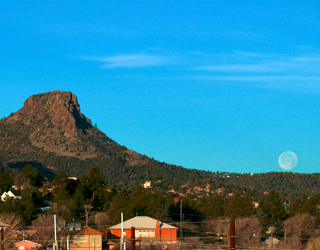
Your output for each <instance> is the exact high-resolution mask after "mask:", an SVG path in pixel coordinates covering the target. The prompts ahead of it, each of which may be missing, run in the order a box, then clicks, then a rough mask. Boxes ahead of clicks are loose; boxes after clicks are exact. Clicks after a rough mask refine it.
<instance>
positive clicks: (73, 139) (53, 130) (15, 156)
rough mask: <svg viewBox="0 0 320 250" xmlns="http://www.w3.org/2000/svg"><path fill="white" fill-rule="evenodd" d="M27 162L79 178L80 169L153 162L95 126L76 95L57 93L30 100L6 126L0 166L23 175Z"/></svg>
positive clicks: (1, 126) (1, 131)
mask: <svg viewBox="0 0 320 250" xmlns="http://www.w3.org/2000/svg"><path fill="white" fill-rule="evenodd" d="M26 162H37V163H39V165H42V166H44V168H48V169H52V170H53V171H57V170H59V169H61V168H62V169H66V170H68V171H69V172H72V173H74V174H77V173H78V170H77V169H76V167H78V166H79V165H83V166H86V167H87V166H91V167H92V164H98V165H108V166H109V167H110V166H116V167H131V166H136V165H144V164H146V163H148V162H150V159H148V158H147V157H145V156H142V155H140V154H138V153H136V152H134V151H131V150H128V149H127V148H126V147H124V146H121V145H119V144H117V143H116V142H115V141H113V140H111V139H110V138H109V137H108V136H106V135H105V134H104V133H103V132H101V131H100V130H99V129H98V128H95V127H94V126H92V123H91V121H90V120H89V119H88V118H86V117H85V116H84V115H83V114H82V113H81V112H80V106H79V104H78V101H77V97H76V96H75V95H74V94H72V93H71V92H61V91H53V92H48V93H43V94H38V95H33V96H31V97H29V98H28V99H27V100H26V101H25V102H24V105H23V107H22V108H21V109H20V110H18V111H17V112H16V113H14V114H11V115H10V116H9V117H7V118H4V119H1V120H0V166H1V164H2V165H3V166H4V167H8V168H13V169H14V168H16V169H17V168H19V167H20V166H24V164H26ZM18 163H21V164H20V165H19V164H18ZM17 164H18V165H19V166H18V165H17ZM66 165H68V167H66ZM10 166H12V167H10ZM53 166H54V167H53ZM70 166H72V167H71V168H73V169H69V168H70ZM83 166H82V170H79V172H81V171H83V169H84V168H85V167H83Z"/></svg>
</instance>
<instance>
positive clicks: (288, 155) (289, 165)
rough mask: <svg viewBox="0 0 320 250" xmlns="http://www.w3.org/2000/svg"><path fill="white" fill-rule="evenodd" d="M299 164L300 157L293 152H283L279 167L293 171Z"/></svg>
mask: <svg viewBox="0 0 320 250" xmlns="http://www.w3.org/2000/svg"><path fill="white" fill-rule="evenodd" d="M297 164H298V156H297V155H296V154H295V153H293V152H291V151H286V152H283V153H282V154H281V155H280V157H279V165H280V167H281V168H283V169H284V170H292V169H294V168H295V167H296V166H297Z"/></svg>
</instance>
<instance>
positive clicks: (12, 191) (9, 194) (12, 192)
mask: <svg viewBox="0 0 320 250" xmlns="http://www.w3.org/2000/svg"><path fill="white" fill-rule="evenodd" d="M21 194H22V192H21V190H15V189H14V188H10V190H9V191H8V192H4V193H3V194H2V195H1V200H2V201H5V200H6V199H7V197H13V198H14V199H21Z"/></svg>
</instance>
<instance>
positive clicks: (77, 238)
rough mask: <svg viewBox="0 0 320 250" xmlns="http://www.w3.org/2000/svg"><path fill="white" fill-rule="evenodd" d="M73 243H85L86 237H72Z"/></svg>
mask: <svg viewBox="0 0 320 250" xmlns="http://www.w3.org/2000/svg"><path fill="white" fill-rule="evenodd" d="M73 241H74V242H87V241H88V239H87V236H74V237H73Z"/></svg>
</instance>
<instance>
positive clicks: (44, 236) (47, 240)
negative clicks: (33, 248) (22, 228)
mask: <svg viewBox="0 0 320 250" xmlns="http://www.w3.org/2000/svg"><path fill="white" fill-rule="evenodd" d="M59 222H62V223H63V222H64V220H63V219H62V218H61V217H59V216H57V224H59ZM32 226H33V227H35V228H38V229H39V230H36V233H35V234H33V235H32V236H31V240H35V241H36V242H41V245H42V246H44V247H48V246H52V243H53V242H54V217H53V215H49V214H39V216H38V218H37V219H35V220H34V221H33V222H32Z"/></svg>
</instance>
